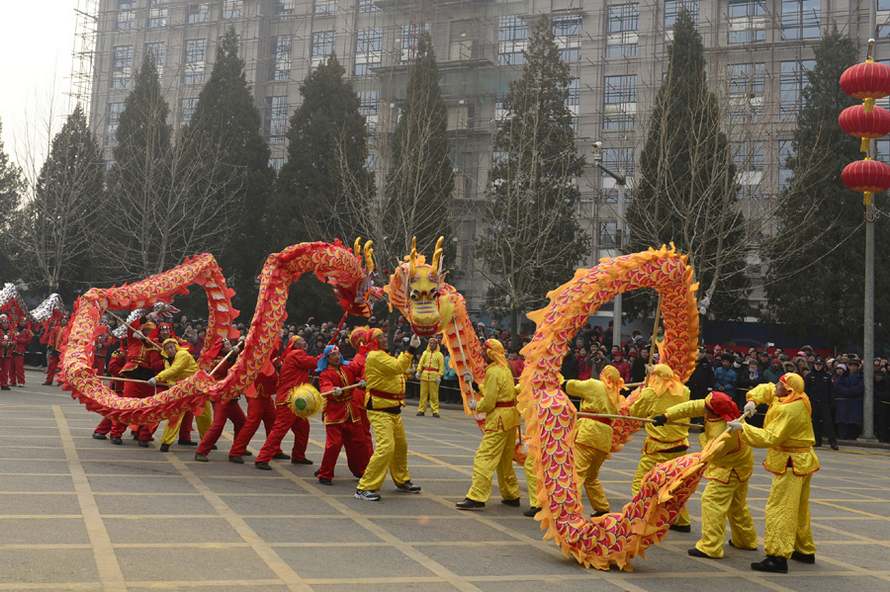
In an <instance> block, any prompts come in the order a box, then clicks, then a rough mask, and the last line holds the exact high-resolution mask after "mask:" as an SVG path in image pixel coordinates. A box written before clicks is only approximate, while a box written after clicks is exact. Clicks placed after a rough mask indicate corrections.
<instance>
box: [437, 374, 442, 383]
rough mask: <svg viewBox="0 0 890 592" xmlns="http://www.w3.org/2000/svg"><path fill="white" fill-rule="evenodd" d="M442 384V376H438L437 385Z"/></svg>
mask: <svg viewBox="0 0 890 592" xmlns="http://www.w3.org/2000/svg"><path fill="white" fill-rule="evenodd" d="M440 382H442V377H441V376H437V377H436V384H439V383H440Z"/></svg>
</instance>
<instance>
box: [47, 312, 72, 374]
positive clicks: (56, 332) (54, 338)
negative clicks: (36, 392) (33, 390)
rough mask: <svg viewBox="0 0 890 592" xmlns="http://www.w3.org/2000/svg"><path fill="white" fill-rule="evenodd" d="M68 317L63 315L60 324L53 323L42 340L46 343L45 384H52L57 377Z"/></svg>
mask: <svg viewBox="0 0 890 592" xmlns="http://www.w3.org/2000/svg"><path fill="white" fill-rule="evenodd" d="M67 322H68V319H66V318H64V317H62V319H61V320H59V323H58V324H55V325H51V326H50V328H49V330H48V331H47V333H46V336H45V338H44V339H43V340H42V341H43V343H45V344H46V353H47V362H46V380H44V381H43V384H44V385H48V386H52V384H53V380H55V378H56V372H57V371H58V370H59V359H60V358H61V355H62V354H61V347H62V342H63V341H64V340H63V337H64V335H65V325H66V324H67Z"/></svg>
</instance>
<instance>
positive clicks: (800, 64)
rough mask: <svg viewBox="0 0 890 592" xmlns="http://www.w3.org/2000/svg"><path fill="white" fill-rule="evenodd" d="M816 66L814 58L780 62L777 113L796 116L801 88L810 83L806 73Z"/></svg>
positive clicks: (801, 92) (798, 109)
mask: <svg viewBox="0 0 890 592" xmlns="http://www.w3.org/2000/svg"><path fill="white" fill-rule="evenodd" d="M815 66H816V61H815V60H792V61H790V62H782V63H781V66H780V67H781V74H780V76H779V113H780V114H782V115H785V116H793V117H796V116H797V112H798V111H800V104H801V97H802V94H803V89H805V88H806V87H808V86H809V85H810V79H809V77H808V76H807V73H808V72H809V71H810V70H812V69H813V68H814V67H815Z"/></svg>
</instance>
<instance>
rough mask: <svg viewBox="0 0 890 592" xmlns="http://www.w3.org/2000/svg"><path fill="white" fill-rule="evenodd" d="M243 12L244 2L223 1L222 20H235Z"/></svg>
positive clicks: (238, 0)
mask: <svg viewBox="0 0 890 592" xmlns="http://www.w3.org/2000/svg"><path fill="white" fill-rule="evenodd" d="M243 11H244V0H223V18H224V19H237V18H241V13H242V12H243Z"/></svg>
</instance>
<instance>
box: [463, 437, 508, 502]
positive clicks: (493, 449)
mask: <svg viewBox="0 0 890 592" xmlns="http://www.w3.org/2000/svg"><path fill="white" fill-rule="evenodd" d="M518 429H519V428H518V427H516V428H513V429H511V430H507V431H505V432H485V434H483V435H482V441H481V442H479V448H478V449H477V450H476V456H474V457H473V483H472V484H471V485H470V490H469V491H468V492H467V497H468V498H470V499H471V500H473V501H477V502H487V501H488V498H489V497H491V477H492V475H494V473H495V472H497V475H498V488H499V489H500V490H501V499H505V500H515V499H519V481H518V480H517V479H516V472H515V471H514V470H513V447H514V446H515V445H516V432H517V430H518Z"/></svg>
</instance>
